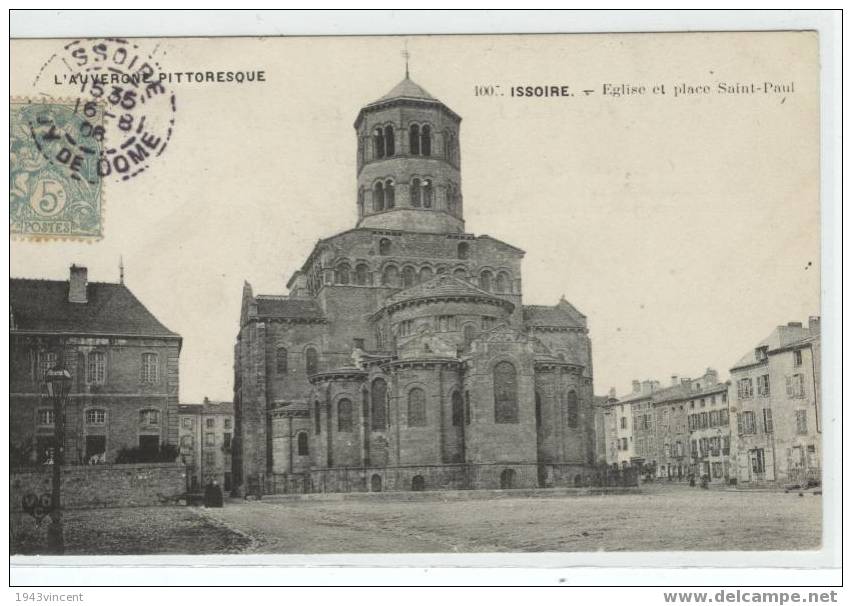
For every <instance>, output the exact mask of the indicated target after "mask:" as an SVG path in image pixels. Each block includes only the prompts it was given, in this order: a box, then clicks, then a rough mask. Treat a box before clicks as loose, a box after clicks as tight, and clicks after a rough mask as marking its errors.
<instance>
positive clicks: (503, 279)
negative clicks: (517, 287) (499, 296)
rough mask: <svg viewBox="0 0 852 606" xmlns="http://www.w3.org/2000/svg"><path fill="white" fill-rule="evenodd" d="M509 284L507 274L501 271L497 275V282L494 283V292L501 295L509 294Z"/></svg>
mask: <svg viewBox="0 0 852 606" xmlns="http://www.w3.org/2000/svg"><path fill="white" fill-rule="evenodd" d="M509 284H510V282H509V274H507V273H506V272H505V271H501V272H499V273H498V274H497V280H496V281H495V283H494V287H495V291H496V292H501V293H508V292H511V290H512V289H511V288H510V286H509Z"/></svg>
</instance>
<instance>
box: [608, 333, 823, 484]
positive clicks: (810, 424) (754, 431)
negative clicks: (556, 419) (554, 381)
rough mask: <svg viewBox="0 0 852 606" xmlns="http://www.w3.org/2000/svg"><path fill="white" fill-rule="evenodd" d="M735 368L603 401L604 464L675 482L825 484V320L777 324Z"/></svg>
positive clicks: (643, 385)
mask: <svg viewBox="0 0 852 606" xmlns="http://www.w3.org/2000/svg"><path fill="white" fill-rule="evenodd" d="M730 373H731V378H730V380H729V381H725V382H722V381H720V380H719V375H718V372H717V371H715V370H713V369H712V368H708V369H707V370H706V371H705V372H704V373H703V374H702V375H701V376H700V377H698V378H686V377H679V376H676V375H673V376H672V377H671V382H670V383H669V384H667V385H665V386H664V385H662V384H661V383H660V382H659V381H656V380H645V381H638V380H637V381H633V389H632V391H631V392H630V393H628V394H626V395H624V396H622V397H617V396H616V394H615V390H614V389H613V390H610V393H609V395H608V396H604V397H599V398H598V399H597V411H596V416H597V419H596V425H597V430H598V439H597V445H598V460H599V462H601V463H606V464H607V465H610V466H617V467H622V468H625V467H640V468H641V469H642V471H643V473H645V474H646V475H649V476H650V475H653V476H655V477H657V478H661V479H667V480H672V481H686V480H688V479H689V478H702V477H704V478H707V479H708V480H709V481H710V482H715V483H731V484H733V483H737V484H741V485H753V486H759V485H764V484H788V483H791V484H792V483H799V484H802V483H812V482H816V481H819V478H820V469H821V465H820V446H821V434H822V427H821V425H820V320H819V317H811V318H810V319H809V321H808V325H807V326H804V325H803V324H802V323H801V322H790V323H788V324H787V325H786V326H778V327H776V328H775V330H773V331H772V333H771V334H770V335H769V336H768V337H767V338H766V339H764V340H763V341H761V342H760V343H758V344H757V345H756V346H755V347H754V348H753V349H752V350H750V351H749V352H748V353H747V354H746V355H744V356H743V357H742V358H740V359H739V360H738V361H737V362H736V363H735V364H734V365H733V366H732V367H731V369H730Z"/></svg>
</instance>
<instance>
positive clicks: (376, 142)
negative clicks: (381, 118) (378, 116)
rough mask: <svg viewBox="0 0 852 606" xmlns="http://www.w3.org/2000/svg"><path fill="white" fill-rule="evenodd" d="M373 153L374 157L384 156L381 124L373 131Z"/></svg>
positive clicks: (383, 138)
mask: <svg viewBox="0 0 852 606" xmlns="http://www.w3.org/2000/svg"><path fill="white" fill-rule="evenodd" d="M373 155H374V157H375V158H384V157H385V135H384V133H383V132H382V127H381V126H379V127H377V128H376V130H374V131H373Z"/></svg>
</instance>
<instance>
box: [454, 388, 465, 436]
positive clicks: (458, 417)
mask: <svg viewBox="0 0 852 606" xmlns="http://www.w3.org/2000/svg"><path fill="white" fill-rule="evenodd" d="M452 402H453V414H452V417H453V427H461V426H462V424H463V423H464V402H462V397H461V394H459V392H457V391H454V392H453V396H452Z"/></svg>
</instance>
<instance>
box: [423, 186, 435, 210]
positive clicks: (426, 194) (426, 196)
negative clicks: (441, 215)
mask: <svg viewBox="0 0 852 606" xmlns="http://www.w3.org/2000/svg"><path fill="white" fill-rule="evenodd" d="M433 197H434V194H433V191H432V180H431V179H424V180H423V208H432V198H433Z"/></svg>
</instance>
